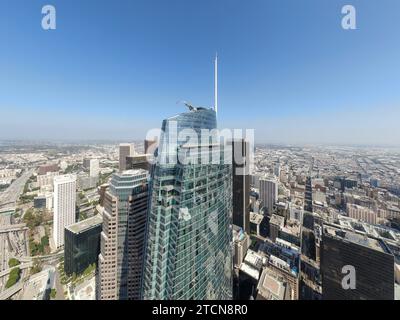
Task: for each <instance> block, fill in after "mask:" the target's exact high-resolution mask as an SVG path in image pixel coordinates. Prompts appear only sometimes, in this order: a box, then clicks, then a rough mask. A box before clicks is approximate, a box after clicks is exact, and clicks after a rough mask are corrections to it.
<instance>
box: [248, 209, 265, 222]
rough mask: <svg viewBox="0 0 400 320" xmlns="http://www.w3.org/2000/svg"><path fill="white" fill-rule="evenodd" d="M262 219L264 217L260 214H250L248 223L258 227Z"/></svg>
mask: <svg viewBox="0 0 400 320" xmlns="http://www.w3.org/2000/svg"><path fill="white" fill-rule="evenodd" d="M263 219H264V216H263V215H262V214H259V213H255V212H250V222H251V223H254V224H257V225H259V224H260V223H261V222H262V220H263Z"/></svg>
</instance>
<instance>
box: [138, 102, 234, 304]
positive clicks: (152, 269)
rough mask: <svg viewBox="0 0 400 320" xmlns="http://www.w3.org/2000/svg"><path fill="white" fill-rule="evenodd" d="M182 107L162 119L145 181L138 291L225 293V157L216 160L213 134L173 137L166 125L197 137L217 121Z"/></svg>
mask: <svg viewBox="0 0 400 320" xmlns="http://www.w3.org/2000/svg"><path fill="white" fill-rule="evenodd" d="M189 109H190V111H189V112H185V113H182V114H179V115H177V116H175V117H172V118H169V119H166V120H164V121H163V124H162V133H161V136H160V144H159V148H158V150H157V156H156V162H155V165H154V166H153V170H152V175H151V176H152V177H151V182H150V186H151V192H152V197H151V202H150V209H149V218H148V231H147V246H146V259H145V265H144V277H145V279H144V287H143V289H144V296H143V298H144V299H167V300H179V299H231V298H232V269H233V263H232V229H231V227H230V225H231V215H232V165H231V159H229V160H228V161H227V162H228V164H225V163H224V162H223V161H221V160H222V159H221V157H222V156H223V153H224V152H223V151H222V152H221V149H222V148H221V144H220V143H219V142H217V143H215V140H218V139H213V138H211V139H210V140H208V141H207V142H204V140H202V142H199V141H198V142H197V143H193V140H192V139H191V141H190V142H188V143H179V142H178V143H177V144H175V143H174V141H173V140H174V138H176V132H174V128H175V129H176V130H177V132H182V131H181V130H185V129H190V130H191V132H192V133H195V135H196V134H197V135H198V137H199V136H200V133H201V131H202V129H208V130H213V129H216V127H217V121H216V112H215V111H214V110H212V109H205V108H195V107H192V106H189ZM192 138H193V137H192ZM199 140H200V139H199ZM212 141H214V143H213V142H212ZM226 149H227V150H229V152H225V155H226V154H230V155H231V152H232V151H231V149H230V146H229V145H228V144H227V145H226ZM177 157H179V159H178V161H174V160H176V159H177ZM215 157H216V158H217V161H216V162H212V161H210V158H214V159H215Z"/></svg>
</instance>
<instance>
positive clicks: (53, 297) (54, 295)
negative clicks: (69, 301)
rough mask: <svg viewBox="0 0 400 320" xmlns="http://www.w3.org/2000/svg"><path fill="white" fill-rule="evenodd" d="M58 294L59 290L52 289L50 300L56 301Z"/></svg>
mask: <svg viewBox="0 0 400 320" xmlns="http://www.w3.org/2000/svg"><path fill="white" fill-rule="evenodd" d="M56 294H57V290H56V289H54V288H53V289H51V291H50V298H52V299H55V297H56Z"/></svg>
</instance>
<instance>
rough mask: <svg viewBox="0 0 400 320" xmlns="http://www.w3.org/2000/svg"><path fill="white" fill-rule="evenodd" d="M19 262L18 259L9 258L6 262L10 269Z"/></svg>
mask: <svg viewBox="0 0 400 320" xmlns="http://www.w3.org/2000/svg"><path fill="white" fill-rule="evenodd" d="M20 263H21V262H20V261H19V260H18V259H15V258H11V259H10V260H8V266H9V267H10V268H12V267H15V266H18V265H19V264H20Z"/></svg>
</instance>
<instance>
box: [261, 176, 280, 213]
mask: <svg viewBox="0 0 400 320" xmlns="http://www.w3.org/2000/svg"><path fill="white" fill-rule="evenodd" d="M259 183H260V199H261V200H262V202H263V203H264V206H265V207H266V208H267V212H268V215H271V214H272V213H273V209H274V205H275V203H276V202H277V201H278V182H277V181H275V180H268V179H264V178H262V179H260V181H259Z"/></svg>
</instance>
